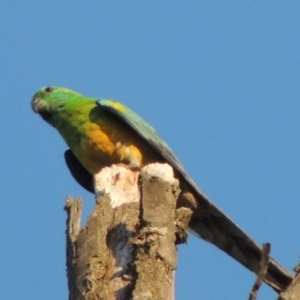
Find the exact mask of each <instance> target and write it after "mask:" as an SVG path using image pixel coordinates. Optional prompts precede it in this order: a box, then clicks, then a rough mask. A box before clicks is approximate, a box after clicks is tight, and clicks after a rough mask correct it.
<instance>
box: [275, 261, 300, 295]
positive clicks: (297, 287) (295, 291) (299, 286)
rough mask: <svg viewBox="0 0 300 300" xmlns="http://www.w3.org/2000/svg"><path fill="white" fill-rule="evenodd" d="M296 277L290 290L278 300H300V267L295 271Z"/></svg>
mask: <svg viewBox="0 0 300 300" xmlns="http://www.w3.org/2000/svg"><path fill="white" fill-rule="evenodd" d="M294 270H295V272H296V276H295V277H294V279H293V281H292V283H291V284H290V285H289V286H288V288H287V289H286V290H285V291H284V292H282V293H281V294H280V296H279V298H278V300H298V299H300V265H298V266H297V267H296V268H295V269H294Z"/></svg>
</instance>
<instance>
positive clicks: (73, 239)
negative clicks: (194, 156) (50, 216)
mask: <svg viewBox="0 0 300 300" xmlns="http://www.w3.org/2000/svg"><path fill="white" fill-rule="evenodd" d="M95 188H96V191H97V192H96V204H95V208H94V210H93V212H92V214H91V215H90V216H89V218H88V222H87V224H86V226H85V227H83V228H81V229H80V225H79V224H80V217H81V209H82V201H81V200H74V199H71V198H68V199H67V203H66V211H67V214H68V219H67V232H66V233H67V274H68V286H69V300H79V299H80V300H86V299H89V300H97V299H117V300H121V299H122V300H123V299H145V300H147V299H149V300H150V299H154V300H155V299H163V300H165V299H169V300H172V299H174V276H175V269H176V260H177V250H176V244H177V243H182V242H185V241H186V236H187V235H186V230H187V227H188V223H189V220H190V216H191V211H190V210H189V209H187V208H179V209H176V201H177V197H178V195H179V192H180V190H179V183H178V181H177V180H176V179H174V177H173V171H172V168H171V167H170V166H168V165H166V164H153V165H149V166H147V167H145V168H143V169H142V171H141V172H138V171H131V170H128V169H126V168H124V167H121V166H112V167H110V168H105V169H103V170H102V171H101V172H100V173H99V174H97V175H96V176H95Z"/></svg>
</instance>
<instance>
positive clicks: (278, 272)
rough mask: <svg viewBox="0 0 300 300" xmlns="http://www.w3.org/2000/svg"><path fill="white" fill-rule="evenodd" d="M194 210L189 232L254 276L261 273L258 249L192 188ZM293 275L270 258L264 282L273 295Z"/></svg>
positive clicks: (201, 194)
mask: <svg viewBox="0 0 300 300" xmlns="http://www.w3.org/2000/svg"><path fill="white" fill-rule="evenodd" d="M193 189H194V193H193V195H195V196H196V203H197V207H196V208H194V209H193V211H194V212H193V215H192V220H191V222H190V224H189V227H190V229H191V230H192V231H193V232H194V233H195V234H196V235H198V236H200V237H201V238H203V239H204V240H206V241H208V242H211V243H212V244H214V245H215V246H217V247H218V248H219V249H221V250H223V251H224V252H226V253H227V254H228V255H230V256H231V257H232V258H234V259H235V260H237V261H238V262H239V263H241V264H242V265H244V266H245V267H246V268H247V269H249V270H250V271H252V272H254V273H255V274H258V273H259V271H260V270H261V257H262V247H261V246H259V245H258V244H257V243H256V242H254V241H253V240H252V239H251V238H250V237H249V236H248V235H247V234H246V233H245V232H244V231H243V230H242V229H241V228H240V227H239V226H237V225H236V224H235V223H234V222H233V221H232V220H231V219H230V218H229V217H228V216H226V214H225V213H223V212H222V211H221V210H220V209H219V208H218V207H217V206H216V205H215V204H213V202H211V201H210V200H209V199H208V198H207V197H206V196H205V195H204V194H203V193H202V191H201V190H199V189H198V187H197V186H196V187H195V186H194V185H193ZM293 277H294V276H293V275H292V274H291V273H290V272H289V271H288V270H286V269H285V268H284V267H282V266H281V265H280V264H279V263H278V262H276V261H275V260H274V259H273V258H270V260H269V265H268V270H267V274H266V276H265V278H264V281H265V282H266V283H267V284H268V285H270V286H271V287H272V288H273V289H274V290H276V291H277V292H282V291H283V290H285V289H286V287H287V286H288V285H289V284H290V283H291V281H292V279H293Z"/></svg>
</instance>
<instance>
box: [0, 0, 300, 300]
mask: <svg viewBox="0 0 300 300" xmlns="http://www.w3.org/2000/svg"><path fill="white" fill-rule="evenodd" d="M299 14H300V2H299V1H288V2H284V1H100V0H98V1H95V0H94V1H92V0H90V1H58V0H52V1H48V0H46V1H32V0H28V1H8V0H4V1H1V3H0V20H1V21H0V23H1V30H0V40H1V47H0V64H1V69H0V79H1V83H2V84H1V94H2V96H1V100H0V101H1V107H2V110H1V119H0V122H1V128H2V129H1V131H0V140H1V144H0V148H1V154H2V160H1V161H0V180H1V192H0V194H1V204H0V206H1V208H0V227H1V240H2V246H1V247H0V266H1V270H2V272H1V274H0V282H1V291H0V298H1V299H10V300H15V299H43V300H44V299H45V300H47V299H49V300H50V299H51V300H52V299H67V293H68V291H67V282H66V274H65V269H66V268H65V233H64V231H65V217H66V216H65V213H64V211H63V206H64V201H65V198H66V196H68V195H72V196H82V197H83V198H84V209H85V212H84V218H85V219H86V217H87V216H88V214H89V212H90V211H91V210H92V207H93V201H94V200H93V196H91V195H90V194H88V193H87V192H85V191H84V190H83V189H82V188H81V187H79V186H78V185H77V184H76V182H75V181H74V180H73V179H72V178H71V176H70V174H69V173H68V170H67V168H66V166H65V165H64V160H63V152H64V150H65V149H66V145H65V144H64V142H63V140H62V139H61V138H60V137H59V135H58V134H57V132H55V130H54V129H52V128H51V127H50V126H48V125H47V124H45V123H44V122H43V121H42V120H41V119H40V118H38V116H36V115H34V114H33V112H32V111H31V108H30V104H29V103H30V100H31V98H32V96H33V94H34V93H35V91H36V90H37V89H38V88H40V87H42V86H46V85H60V86H66V87H69V88H72V89H74V90H77V91H79V92H81V93H83V94H86V95H88V96H94V97H99V98H102V97H111V98H115V99H118V100H120V101H122V102H123V103H125V104H126V105H128V106H129V107H130V108H132V109H133V110H135V111H136V112H138V113H139V114H140V115H141V116H143V117H144V118H145V119H146V120H147V121H149V122H150V123H151V124H152V125H153V126H154V127H155V128H156V130H157V131H158V132H159V133H160V135H161V136H162V137H164V139H165V140H166V141H167V142H168V143H169V145H170V146H171V147H172V149H173V150H174V152H175V153H176V154H177V156H178V157H179V158H180V160H181V161H182V163H183V164H184V166H185V167H186V169H187V170H188V172H189V174H190V175H191V176H192V177H193V179H194V180H195V181H196V182H197V183H198V184H199V186H200V187H201V188H202V189H203V190H204V191H205V193H206V194H208V195H209V196H210V197H211V199H213V201H214V202H215V203H217V205H218V206H220V207H221V208H222V209H223V210H224V211H225V212H226V213H227V214H228V215H229V216H231V218H232V219H234V220H235V221H236V222H237V223H238V224H239V225H240V226H241V227H242V228H243V229H244V230H245V231H246V232H248V233H249V235H250V236H251V237H253V238H254V239H255V240H256V241H257V242H258V243H264V242H270V243H271V244H272V255H273V257H274V258H276V259H277V260H278V261H279V262H281V263H282V264H283V265H284V266H285V267H286V268H288V269H290V270H291V269H292V268H293V266H294V265H295V264H296V263H297V262H298V260H299V249H300V243H299V238H297V236H296V237H295V228H297V227H298V226H297V225H298V222H297V220H298V219H299V199H300V189H299V178H300V155H299V150H300V143H299V127H300V118H299V116H300V102H299V92H300V85H299V80H300V68H299V65H300V35H299V32H300V18H299ZM176 277H177V279H176V295H177V297H176V299H179V300H180V299H199V298H200V297H202V298H203V299H216V300H218V299H247V297H248V294H249V291H250V289H251V287H252V284H253V282H254V279H255V277H254V276H253V275H252V274H251V273H249V272H248V271H247V270H246V269H245V268H244V267H242V266H240V265H239V264H237V263H236V262H235V261H233V260H232V259H231V258H230V257H228V256H226V255H225V254H223V253H222V252H221V251H220V250H218V249H216V248H215V247H213V246H211V245H209V244H208V243H205V242H203V241H201V240H199V239H196V238H195V237H192V236H191V237H190V239H189V241H188V244H187V245H184V246H180V247H179V260H178V271H177V274H176ZM259 296H260V298H259V299H274V298H275V293H274V292H272V290H271V289H270V288H268V287H266V286H264V287H263V288H262V290H261V293H260V294H259Z"/></svg>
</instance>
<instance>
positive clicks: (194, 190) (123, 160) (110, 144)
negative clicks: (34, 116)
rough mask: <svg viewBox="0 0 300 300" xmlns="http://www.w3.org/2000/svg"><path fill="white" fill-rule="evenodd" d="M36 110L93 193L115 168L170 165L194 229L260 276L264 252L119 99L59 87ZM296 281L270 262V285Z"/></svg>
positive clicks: (39, 96) (39, 95)
mask: <svg viewBox="0 0 300 300" xmlns="http://www.w3.org/2000/svg"><path fill="white" fill-rule="evenodd" d="M31 105H32V108H33V110H34V111H35V112H36V113H38V114H39V115H40V116H41V117H42V118H43V119H44V120H45V121H46V122H47V123H49V124H50V125H52V126H53V127H54V128H56V129H57V130H58V132H59V133H60V135H61V136H62V137H63V139H64V140H65V142H66V143H67V145H68V147H69V148H70V149H69V150H67V151H66V152H65V160H66V163H67V166H68V168H69V169H70V171H71V173H72V175H73V177H74V178H75V179H76V181H77V182H78V183H79V184H80V185H82V186H83V187H84V188H85V189H87V190H88V191H90V192H94V187H93V175H94V174H96V173H98V172H99V171H100V170H101V169H102V168H103V167H106V166H111V165H112V164H123V165H126V166H127V167H128V168H133V169H138V168H141V167H143V166H145V165H147V164H149V163H154V162H165V163H168V164H169V165H171V166H172V167H173V169H174V172H175V175H176V177H177V178H178V179H179V181H180V187H181V190H182V194H181V195H180V197H179V201H180V203H181V205H186V206H188V207H190V208H191V209H192V211H193V214H192V219H191V222H190V224H189V228H190V229H191V230H192V231H193V232H194V233H195V234H197V235H198V236H200V237H201V238H203V239H204V240H206V241H208V242H211V243H213V244H214V245H216V246H217V247H218V248H220V249H221V250H223V251H225V252H226V253H227V254H228V255H230V256H231V257H233V258H234V259H235V260H237V261H238V262H240V263H241V264H242V265H244V266H245V267H246V268H248V269H249V270H251V271H252V272H254V273H256V274H257V273H258V272H259V270H260V259H261V253H262V249H261V247H260V246H259V245H258V244H256V243H255V242H254V241H253V240H252V239H251V238H250V237H249V236H248V235H247V234H246V233H245V232H244V231H243V230H242V229H241V228H240V227H238V226H237V225H236V224H235V223H234V222H233V221H232V220H231V219H230V218H229V217H228V216H226V214H224V213H223V212H222V211H221V210H220V209H219V208H218V207H217V206H216V205H215V204H214V203H213V202H211V201H210V200H209V198H208V197H207V196H206V195H205V194H204V193H203V192H202V191H201V190H200V189H199V187H198V186H197V185H196V184H195V183H194V181H193V180H192V179H191V178H190V177H189V176H188V174H187V173H186V171H185V170H184V168H183V166H182V165H181V163H180V162H179V160H178V159H177V158H176V156H175V155H174V153H173V152H172V150H171V149H170V148H169V146H168V145H167V144H166V143H165V142H164V140H163V139H162V138H160V137H159V135H158V134H157V133H156V131H155V130H154V129H153V128H152V127H151V126H150V125H149V124H148V123H147V122H145V121H144V120H143V119H142V118H141V117H139V116H138V115H137V114H136V113H134V112H133V111H132V110H130V109H129V108H127V107H126V106H124V105H123V104H121V103H120V102H117V101H114V100H110V99H102V100H99V99H97V98H88V97H85V96H83V95H81V94H79V93H77V92H74V91H72V90H69V89H66V88H62V87H54V86H53V87H44V88H41V89H40V90H38V91H37V92H36V93H35V95H34V97H33V100H32V102H31ZM292 278H293V275H292V274H291V273H289V272H288V271H287V270H285V269H284V268H283V267H282V266H280V265H279V264H278V263H277V262H276V261H275V260H273V259H270V262H269V267H268V273H267V276H266V278H265V281H266V282H267V283H268V284H269V285H270V286H272V287H273V288H274V289H275V290H277V291H279V290H282V289H284V288H285V287H286V286H287V285H288V284H289V283H290V282H291V280H292Z"/></svg>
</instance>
